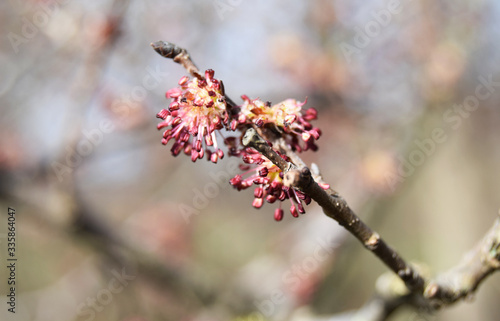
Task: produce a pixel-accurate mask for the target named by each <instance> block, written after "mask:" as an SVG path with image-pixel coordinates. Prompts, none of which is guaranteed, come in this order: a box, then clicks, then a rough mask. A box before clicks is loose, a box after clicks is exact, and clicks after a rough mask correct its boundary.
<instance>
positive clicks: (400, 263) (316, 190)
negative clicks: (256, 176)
mask: <svg viewBox="0 0 500 321" xmlns="http://www.w3.org/2000/svg"><path fill="white" fill-rule="evenodd" d="M242 143H243V145H245V146H247V147H252V148H254V149H256V150H257V151H258V152H259V153H261V154H262V155H264V156H265V157H267V158H268V159H269V160H271V161H272V162H273V163H274V164H275V165H276V166H278V167H279V168H280V169H281V170H282V171H283V172H284V173H285V176H284V184H285V185H287V186H292V187H294V188H296V189H298V190H300V191H302V192H304V193H306V194H307V195H309V196H310V197H311V198H312V199H313V200H315V201H316V202H317V203H318V204H319V206H321V208H322V209H323V212H324V213H325V214H326V215H327V216H328V217H330V218H332V219H334V220H336V221H337V222H338V223H339V224H340V225H341V226H343V227H344V228H345V229H347V230H348V231H349V232H350V233H351V234H353V235H354V236H355V237H356V238H357V239H358V240H359V241H360V242H361V243H362V244H363V245H364V246H365V248H366V249H368V250H369V251H371V252H373V254H375V255H376V256H377V257H378V258H379V259H380V260H382V262H384V263H385V264H386V265H387V266H388V267H389V268H390V269H391V270H392V271H394V273H396V274H397V275H398V276H399V277H400V278H401V280H403V282H404V283H405V284H406V286H407V287H408V289H410V290H411V291H412V292H417V293H422V292H423V290H424V283H425V282H424V279H423V278H422V277H421V276H420V275H419V274H418V272H417V271H415V270H414V269H413V268H412V267H411V266H410V265H409V264H407V263H406V262H405V261H404V260H403V259H402V258H401V256H400V255H399V254H398V253H397V252H396V251H394V250H393V249H392V248H391V247H389V246H388V245H387V244H386V243H385V241H384V240H383V239H382V238H381V237H380V236H379V234H378V233H377V232H375V231H373V230H372V229H371V228H370V227H368V226H367V225H366V224H365V223H364V222H363V221H361V219H360V218H359V217H358V216H357V215H356V214H355V213H354V212H353V211H352V210H351V208H350V207H349V206H348V205H347V202H346V201H345V200H344V199H343V198H342V197H341V196H340V195H339V194H338V193H336V192H333V191H332V192H331V193H327V191H325V190H324V189H323V188H321V187H320V186H319V185H318V183H317V182H316V181H314V179H313V178H312V175H311V172H310V171H309V168H307V167H305V166H303V167H300V168H297V167H296V166H295V165H293V164H292V163H289V162H287V161H285V160H283V159H282V158H281V157H280V156H279V155H278V153H277V152H276V151H274V150H273V149H272V148H271V147H270V146H269V145H268V144H267V143H265V140H264V139H263V138H262V137H260V136H259V135H258V134H257V132H256V131H255V130H254V129H253V128H250V129H248V130H247V131H246V132H245V136H244V138H243V139H242ZM295 157H298V156H296V155H295Z"/></svg>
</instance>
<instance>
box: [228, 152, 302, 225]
mask: <svg viewBox="0 0 500 321" xmlns="http://www.w3.org/2000/svg"><path fill="white" fill-rule="evenodd" d="M240 154H241V155H242V157H243V161H244V162H245V163H247V164H255V165H257V167H253V168H251V169H250V166H251V165H243V166H240V168H241V169H242V170H245V171H246V172H244V173H243V174H242V175H236V176H235V177H233V178H232V179H231V180H230V183H231V185H233V186H234V187H235V188H236V189H238V190H243V189H247V188H249V187H250V186H252V185H256V187H255V189H254V200H253V202H252V205H253V206H254V207H255V208H261V207H262V205H263V203H264V200H265V201H266V202H268V203H274V202H276V201H278V200H279V201H280V205H279V208H278V209H276V211H275V212H274V219H275V220H276V221H281V220H282V219H283V210H282V209H281V202H283V201H285V200H287V199H289V200H290V201H291V203H292V204H291V206H290V213H291V214H292V216H294V217H298V216H299V215H298V213H301V214H304V213H305V210H304V206H303V204H302V201H304V203H305V204H306V205H308V204H309V203H310V202H311V198H310V197H309V196H307V195H305V194H304V193H302V192H300V191H298V190H295V189H293V188H289V187H286V186H284V185H283V172H282V171H281V170H280V169H279V167H278V166H276V165H274V164H273V163H272V162H271V161H270V160H268V159H267V158H265V157H264V156H262V155H261V154H259V153H258V152H257V151H255V150H254V149H252V148H246V149H244V150H242V151H240ZM244 176H245V178H244Z"/></svg>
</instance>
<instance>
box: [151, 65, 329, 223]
mask: <svg viewBox="0 0 500 321" xmlns="http://www.w3.org/2000/svg"><path fill="white" fill-rule="evenodd" d="M166 97H167V98H170V99H172V101H171V102H170V104H169V106H168V108H167V109H162V110H161V111H160V112H159V113H158V114H157V117H158V118H160V119H162V121H161V122H160V123H159V124H158V126H157V127H158V129H164V132H163V139H162V144H164V145H166V144H168V142H169V141H170V140H173V141H174V143H173V145H172V147H171V152H172V154H173V155H174V156H177V155H179V154H180V153H181V152H183V153H185V154H187V155H189V156H190V157H191V160H192V161H193V162H195V161H196V160H198V159H201V158H204V157H206V158H207V160H210V161H212V162H213V163H217V161H218V160H219V159H222V158H223V157H224V152H223V150H222V149H221V144H220V141H218V137H217V135H219V136H220V138H221V139H222V140H221V141H222V142H223V144H224V145H226V146H227V148H228V155H229V156H237V157H241V159H242V160H243V162H244V164H242V165H240V168H241V169H242V171H243V173H242V174H239V175H236V176H235V177H234V178H232V179H231V180H230V184H231V185H233V186H234V187H235V188H236V189H237V190H243V189H247V188H249V187H251V186H255V189H254V201H253V203H252V205H253V206H254V207H255V208H260V207H262V205H263V203H264V201H266V202H268V203H275V202H278V203H279V207H278V208H277V209H276V210H275V213H274V218H275V220H277V221H280V220H282V218H283V213H284V212H283V210H282V208H281V203H282V202H283V201H285V200H287V199H288V200H290V202H291V206H290V213H291V214H292V216H294V217H298V216H299V213H301V214H303V213H305V210H304V205H303V204H306V205H307V204H309V203H310V202H311V198H310V197H309V196H308V195H306V194H304V193H302V192H300V191H298V190H295V189H293V188H289V187H287V186H284V184H283V172H282V171H281V170H280V169H279V168H278V167H277V166H276V165H275V164H273V163H272V162H271V161H270V160H268V159H267V158H266V157H265V156H263V155H261V154H260V153H258V152H257V151H256V150H254V149H252V148H247V147H244V146H241V143H240V139H238V137H234V136H229V137H224V134H227V133H223V132H222V130H223V129H226V131H228V132H231V131H233V132H234V131H238V132H240V134H243V133H244V132H245V131H246V129H248V128H250V127H256V128H260V130H261V132H263V133H266V132H268V131H269V132H270V133H271V132H272V133H273V136H274V137H276V136H277V135H279V136H280V137H283V139H284V140H285V142H286V144H288V146H289V147H290V148H291V149H292V150H293V151H297V152H302V151H305V150H313V151H315V150H317V146H316V144H315V141H316V140H317V139H318V138H319V137H320V135H321V131H320V129H319V128H315V127H313V126H312V125H311V123H310V121H311V120H314V119H316V118H317V112H316V110H315V109H314V108H309V109H307V110H303V108H302V107H303V106H304V105H305V104H306V101H304V102H298V101H296V100H294V99H287V100H285V101H283V102H280V103H278V104H276V105H272V104H271V103H270V102H264V101H262V100H260V99H250V98H248V97H247V96H245V95H243V96H242V97H241V98H242V100H243V103H242V104H241V105H240V106H232V105H231V104H229V103H228V100H227V99H226V97H225V93H224V86H223V83H222V81H220V80H218V79H215V78H214V71H213V70H210V69H209V70H207V71H206V72H205V77H204V78H203V77H199V78H194V79H190V78H188V77H187V76H184V77H182V78H181V80H180V81H179V87H177V88H173V89H170V90H168V91H167V93H166ZM280 156H281V157H282V158H284V159H285V160H287V161H289V159H288V158H287V156H286V155H282V154H280Z"/></svg>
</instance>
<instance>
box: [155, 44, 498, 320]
mask: <svg viewBox="0 0 500 321" xmlns="http://www.w3.org/2000/svg"><path fill="white" fill-rule="evenodd" d="M151 46H152V47H153V48H154V49H155V51H156V52H158V53H159V54H160V55H162V56H163V57H165V58H171V59H173V60H174V61H175V62H177V63H179V64H181V65H182V66H183V67H184V68H186V70H187V71H188V72H189V73H190V74H191V75H193V76H195V77H197V78H200V77H202V76H201V74H200V72H199V70H198V68H197V67H196V65H195V64H194V63H193V62H192V60H191V58H190V56H189V54H188V53H187V51H186V50H185V49H183V48H180V47H178V46H176V45H174V44H172V43H168V42H164V41H158V42H155V43H152V44H151ZM200 79H201V78H200ZM226 101H227V102H228V104H229V105H230V106H236V104H235V103H234V102H233V101H232V100H231V99H230V98H229V97H227V95H226ZM265 138H267V139H268V140H270V141H272V142H273V146H275V147H276V148H278V149H280V152H282V153H283V154H285V155H287V156H288V157H289V158H290V160H291V162H288V161H286V160H284V159H283V158H281V156H280V155H279V154H278V153H277V152H276V151H275V150H274V149H273V148H272V147H271V146H270V145H269V144H268V143H267V141H266V140H265V139H264V138H262V137H261V136H260V135H259V133H257V131H256V130H255V129H254V128H249V129H248V130H247V131H246V132H245V134H244V137H243V139H242V143H243V145H245V146H247V147H252V148H254V149H256V150H257V151H258V152H259V153H261V154H262V155H263V156H265V157H267V158H268V159H269V160H271V161H272V162H273V163H274V164H275V165H276V166H278V167H279V168H280V169H281V170H282V171H283V172H284V184H285V185H287V186H290V187H293V188H295V189H298V190H300V191H302V192H304V193H306V194H307V195H309V196H310V197H311V198H312V199H313V200H315V201H316V202H317V203H318V204H319V205H320V206H321V208H322V209H323V212H324V213H325V214H326V215H327V216H328V217H330V218H332V219H334V220H336V221H337V222H338V223H339V224H340V225H342V226H343V227H344V228H345V229H347V230H348V231H349V232H350V233H351V234H353V235H354V236H355V237H356V238H357V239H358V240H359V241H360V242H361V243H362V244H363V245H364V247H365V248H366V249H368V250H369V251H371V252H372V253H373V254H374V255H376V256H377V257H378V258H379V259H380V260H381V261H382V262H384V263H385V264H386V265H387V266H388V267H389V268H390V269H391V270H392V271H393V272H394V273H396V275H397V276H398V277H399V279H401V280H402V281H403V282H404V284H405V285H406V287H407V288H408V290H410V292H407V291H401V290H400V289H399V290H397V289H395V288H392V287H388V288H387V289H385V291H384V292H385V294H383V295H381V293H380V292H381V291H380V289H378V292H377V295H375V296H374V297H373V299H372V300H371V301H369V302H368V303H367V304H365V305H364V306H363V307H362V308H360V309H359V310H358V311H354V312H351V313H347V314H344V315H342V316H339V317H340V318H339V319H338V320H344V319H345V320H347V319H349V320H350V319H351V317H356V318H357V319H358V318H359V320H385V319H386V318H387V317H388V316H389V315H390V314H391V313H392V312H393V311H394V310H396V309H397V308H398V307H400V306H401V305H404V304H408V305H411V306H414V307H416V308H424V309H425V310H427V311H432V310H435V309H438V308H440V307H442V306H446V305H450V304H452V303H455V302H457V301H458V300H460V299H462V298H464V297H466V296H468V295H471V294H472V293H473V292H474V291H475V290H476V289H477V288H478V286H479V285H480V283H481V282H482V281H483V280H484V279H485V278H486V277H487V276H489V275H490V274H491V273H493V272H494V271H496V270H499V269H500V218H498V219H497V220H496V222H495V224H494V226H493V227H492V228H491V229H490V230H489V231H488V233H487V234H486V236H485V237H484V238H483V240H482V241H481V242H480V243H479V244H478V245H477V246H476V247H475V248H474V249H472V250H471V251H470V252H469V253H468V254H467V255H466V256H465V257H464V258H463V259H462V261H461V262H460V263H459V264H458V265H457V266H456V267H454V268H452V269H450V270H448V271H446V272H444V273H442V274H440V275H438V276H437V277H436V278H434V279H431V280H428V279H426V278H424V277H422V276H421V275H420V274H419V273H418V272H417V271H416V269H415V268H414V267H412V266H410V264H408V263H407V262H406V261H405V260H404V259H403V258H402V257H401V256H400V255H399V254H398V253H397V252H396V251H395V250H394V249H392V248H391V247H390V246H389V245H387V243H385V241H384V240H383V239H382V238H381V237H380V235H379V234H378V233H377V232H375V231H373V230H372V229H371V228H370V227H369V226H367V225H366V224H365V223H364V222H363V221H361V219H360V218H359V217H358V216H357V215H356V214H355V213H354V211H353V210H352V209H351V208H350V207H349V205H348V204H347V202H346V201H345V200H344V199H343V198H342V197H341V196H340V195H339V193H337V192H336V191H334V190H333V189H330V188H328V189H326V190H324V189H323V188H322V187H321V186H320V185H319V184H318V183H320V184H322V185H324V181H323V178H322V177H321V174H320V173H319V169H318V168H317V166H316V165H315V164H313V165H312V173H311V171H310V170H309V168H308V167H307V166H306V164H305V163H304V162H303V161H302V159H301V158H300V157H299V156H298V155H297V154H295V152H293V151H292V150H291V148H290V147H289V146H288V145H287V144H286V142H285V141H284V140H283V139H282V138H279V137H265ZM396 288H397V287H396ZM310 320H317V319H310ZM332 320H337V319H336V318H334V319H332Z"/></svg>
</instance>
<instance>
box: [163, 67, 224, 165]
mask: <svg viewBox="0 0 500 321" xmlns="http://www.w3.org/2000/svg"><path fill="white" fill-rule="evenodd" d="M213 76H214V71H213V70H211V69H209V70H207V71H205V79H202V80H200V79H198V78H195V79H193V80H189V78H188V77H186V76H184V77H182V78H181V79H180V81H179V85H180V88H173V89H170V90H168V91H167V93H166V97H167V98H172V102H171V103H170V105H169V108H168V110H167V109H163V110H161V111H160V112H159V113H158V114H157V116H156V117H158V118H161V119H163V121H162V122H161V123H159V124H158V126H157V127H158V129H162V128H167V129H166V130H165V131H164V132H163V139H162V144H163V145H166V144H167V143H168V142H169V141H170V140H172V139H173V140H174V141H175V142H174V144H173V146H172V149H171V151H172V154H173V155H174V156H177V155H178V154H179V153H180V152H181V151H184V153H185V154H188V155H191V160H192V161H193V162H195V161H196V160H197V159H201V158H203V157H204V156H205V155H206V157H207V159H208V160H210V161H212V162H214V163H217V160H218V159H219V158H223V157H224V152H223V151H222V150H221V149H220V148H219V145H218V141H217V137H216V131H218V130H220V129H222V128H223V127H224V126H226V127H227V126H228V123H229V113H228V112H227V105H226V99H225V96H224V89H223V85H222V82H221V81H219V80H217V79H215V78H213ZM211 146H212V147H213V148H210V147H211Z"/></svg>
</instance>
